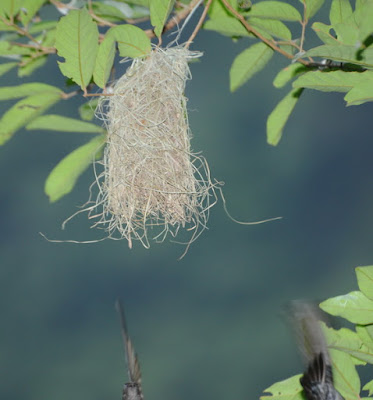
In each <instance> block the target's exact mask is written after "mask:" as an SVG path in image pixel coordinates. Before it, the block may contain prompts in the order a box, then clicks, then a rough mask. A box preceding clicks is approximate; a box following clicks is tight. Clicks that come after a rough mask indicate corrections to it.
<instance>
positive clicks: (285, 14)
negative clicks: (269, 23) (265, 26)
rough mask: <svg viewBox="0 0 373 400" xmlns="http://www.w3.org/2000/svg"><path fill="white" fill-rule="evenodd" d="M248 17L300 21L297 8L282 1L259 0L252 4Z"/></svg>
mask: <svg viewBox="0 0 373 400" xmlns="http://www.w3.org/2000/svg"><path fill="white" fill-rule="evenodd" d="M248 15H249V16H250V17H260V18H271V19H279V20H282V21H302V17H301V15H300V14H299V12H298V10H297V9H296V8H294V7H293V6H291V5H290V4H286V3H284V2H282V1H260V2H258V3H255V4H253V5H252V7H251V10H250V11H249V12H248Z"/></svg>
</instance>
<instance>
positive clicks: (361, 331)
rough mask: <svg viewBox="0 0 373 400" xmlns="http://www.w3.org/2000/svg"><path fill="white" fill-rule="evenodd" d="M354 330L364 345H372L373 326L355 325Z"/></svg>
mask: <svg viewBox="0 0 373 400" xmlns="http://www.w3.org/2000/svg"><path fill="white" fill-rule="evenodd" d="M355 329H356V333H357V334H358V335H359V337H360V338H361V340H362V341H363V342H364V343H366V344H367V345H369V346H372V345H373V325H356V327H355Z"/></svg>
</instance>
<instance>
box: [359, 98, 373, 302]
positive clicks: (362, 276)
mask: <svg viewBox="0 0 373 400" xmlns="http://www.w3.org/2000/svg"><path fill="white" fill-rule="evenodd" d="M372 95H373V92H372ZM355 272H356V277H357V283H358V285H359V289H360V290H361V291H362V292H363V294H364V295H365V296H366V297H368V299H371V300H373V265H370V266H367V267H356V268H355Z"/></svg>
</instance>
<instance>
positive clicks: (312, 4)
mask: <svg viewBox="0 0 373 400" xmlns="http://www.w3.org/2000/svg"><path fill="white" fill-rule="evenodd" d="M300 1H301V3H303V2H305V3H306V6H307V8H306V18H307V20H309V19H310V18H312V17H313V16H314V15H315V14H316V13H317V11H319V10H320V8H321V6H322V5H323V4H324V1H325V0H300Z"/></svg>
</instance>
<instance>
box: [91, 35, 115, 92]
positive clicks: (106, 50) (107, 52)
mask: <svg viewBox="0 0 373 400" xmlns="http://www.w3.org/2000/svg"><path fill="white" fill-rule="evenodd" d="M114 57H115V40H114V38H113V37H111V36H108V35H106V36H105V39H104V40H103V41H102V43H101V44H100V47H99V48H98V53H97V57H96V63H95V69H94V70H93V80H94V81H95V84H96V85H97V86H99V87H100V88H102V89H104V88H105V86H106V83H107V81H108V79H109V76H110V71H111V69H112V67H113V63H114Z"/></svg>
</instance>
